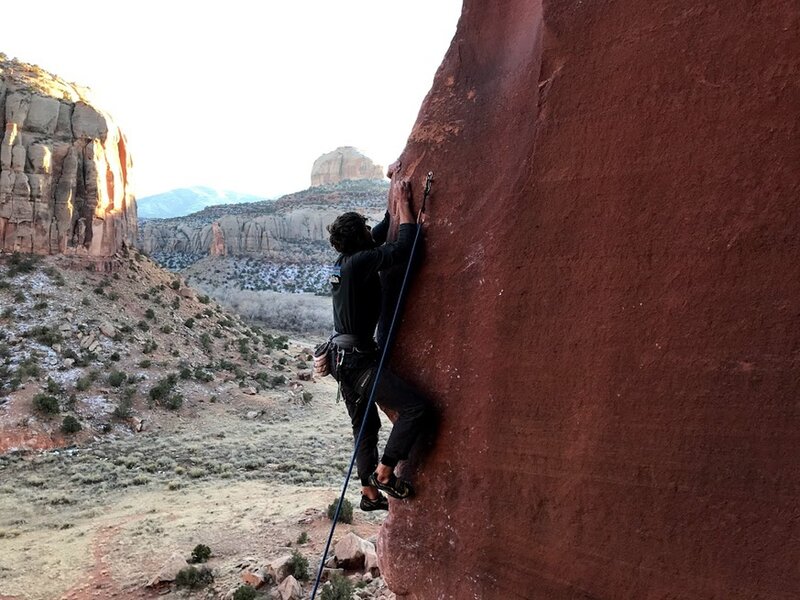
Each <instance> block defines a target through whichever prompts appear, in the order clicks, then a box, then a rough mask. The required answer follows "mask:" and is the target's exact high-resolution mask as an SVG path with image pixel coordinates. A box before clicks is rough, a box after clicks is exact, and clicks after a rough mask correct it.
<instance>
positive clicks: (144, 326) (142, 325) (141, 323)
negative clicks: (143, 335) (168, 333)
mask: <svg viewBox="0 0 800 600" xmlns="http://www.w3.org/2000/svg"><path fill="white" fill-rule="evenodd" d="M136 326H137V327H138V328H139V329H141V330H142V331H150V325H148V324H147V321H139V322H138V323H137V324H136Z"/></svg>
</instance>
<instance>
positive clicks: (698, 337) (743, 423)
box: [379, 0, 800, 600]
mask: <svg viewBox="0 0 800 600" xmlns="http://www.w3.org/2000/svg"><path fill="white" fill-rule="evenodd" d="M798 26H800V5H798V3H797V2H796V0H775V1H772V2H769V3H756V4H753V3H749V4H747V5H746V6H745V4H743V3H737V2H723V1H716V0H706V1H703V2H699V3H691V4H687V3H681V2H670V1H657V2H651V3H647V4H645V3H642V2H640V1H638V0H619V1H617V2H604V3H594V2H574V1H565V0H548V1H545V2H529V1H527V0H526V1H523V0H512V1H510V2H507V3H504V4H503V9H502V10H498V9H497V7H496V5H494V4H492V3H487V2H478V1H476V0H466V2H465V3H464V11H463V14H462V17H461V20H460V22H459V25H458V29H457V32H456V35H455V38H454V40H453V43H452V46H451V48H450V50H449V51H448V54H447V56H446V57H445V59H444V62H443V64H442V66H441V67H440V69H439V71H438V73H437V75H436V78H435V81H434V85H433V89H432V90H431V92H430V94H429V95H428V97H427V98H426V100H425V102H424V103H423V105H422V108H421V110H420V113H419V118H418V121H417V123H416V125H415V127H414V129H413V131H412V133H411V136H410V140H409V144H408V146H407V148H406V150H405V151H404V153H403V155H402V157H401V158H402V159H403V162H404V164H406V165H410V166H412V167H413V168H412V169H409V170H408V171H406V172H405V173H404V174H405V175H407V176H411V177H412V178H413V180H414V181H415V182H417V183H418V185H419V182H421V181H422V180H423V179H424V176H425V172H426V171H428V170H433V171H434V172H435V174H436V182H435V183H434V186H433V195H432V196H431V201H430V205H429V215H428V218H429V221H428V226H427V232H426V238H427V245H426V260H425V262H424V265H423V266H422V268H421V270H420V272H419V276H418V278H417V280H416V281H415V283H414V286H413V289H412V293H411V296H410V298H409V302H408V303H407V306H406V315H407V317H406V320H405V322H404V324H403V325H402V327H401V331H400V337H399V338H398V344H397V347H396V348H395V351H394V356H395V357H396V359H397V360H395V361H394V364H393V366H394V368H395V370H396V371H398V372H399V373H400V374H401V375H404V376H405V377H407V378H409V379H410V380H411V381H414V382H415V383H417V384H418V385H420V386H421V387H422V388H424V389H425V390H426V391H427V393H428V394H429V395H430V396H431V397H432V398H433V399H434V400H435V402H436V405H437V407H438V409H439V412H440V415H441V422H440V430H439V435H438V438H437V441H436V446H435V448H434V449H433V451H432V452H430V453H429V454H428V455H427V456H424V457H421V458H420V460H417V461H414V462H412V464H410V465H406V469H407V470H408V471H411V472H412V473H413V474H414V475H415V478H416V483H417V488H418V491H419V495H418V497H417V498H416V499H414V500H412V501H409V502H392V506H391V511H390V516H389V519H388V521H387V522H386V524H385V525H384V528H383V530H382V532H381V536H380V538H379V556H380V557H381V565H382V566H383V567H384V572H385V574H386V576H387V580H388V581H389V583H390V585H391V587H392V589H393V590H394V591H396V592H397V593H398V597H402V598H405V599H408V600H412V599H413V600H434V599H436V600H446V599H453V600H463V599H464V598H481V599H482V600H494V599H497V600H506V599H509V598H551V599H560V598H563V599H567V598H587V599H588V598H720V599H721V598H726V599H727V598H748V599H756V598H761V599H767V598H770V599H778V598H781V599H787V600H788V599H789V598H794V597H797V592H798V590H800V570H799V569H798V568H797V557H798V556H800V537H799V536H798V535H797V531H798V529H797V520H796V517H797V503H796V499H797V497H798V495H800V470H798V469H797V448H798V447H800V422H798V411H797V398H798V393H797V391H798V385H797V382H798V380H799V379H800V361H799V360H798V359H799V357H800V355H798V348H800V329H798V327H797V315H798V314H800V262H798V260H797V240H798V239H800V211H798V210H797V191H798V189H800V170H798V168H797V167H798V157H800V145H799V144H800V119H798V113H797V107H798V106H800V87H798V85H797V81H798V77H800V58H799V57H800V45H799V44H800V42H798V40H799V39H800V38H798V36H797V30H798ZM434 299H435V301H432V300H434ZM408 471H407V472H408Z"/></svg>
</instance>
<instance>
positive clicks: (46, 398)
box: [33, 394, 59, 415]
mask: <svg viewBox="0 0 800 600" xmlns="http://www.w3.org/2000/svg"><path fill="white" fill-rule="evenodd" d="M33 407H34V408H35V409H36V410H38V411H39V412H42V413H45V414H47V415H55V414H58V411H59V408H58V398H56V397H55V396H50V395H48V394H36V395H35V396H34V397H33Z"/></svg>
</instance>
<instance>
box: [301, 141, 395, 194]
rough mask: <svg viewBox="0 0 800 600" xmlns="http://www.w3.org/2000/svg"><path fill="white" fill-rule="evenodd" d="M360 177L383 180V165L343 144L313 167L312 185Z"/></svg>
mask: <svg viewBox="0 0 800 600" xmlns="http://www.w3.org/2000/svg"><path fill="white" fill-rule="evenodd" d="M358 179H369V180H378V181H383V179H384V173H383V167H381V166H380V165H376V164H375V163H373V162H372V160H371V159H370V158H368V157H367V156H364V155H363V154H361V152H359V151H358V150H357V149H355V148H353V147H352V146H341V147H339V148H337V149H336V150H333V151H332V152H328V153H326V154H323V155H322V156H320V157H319V158H318V159H317V160H315V161H314V165H313V167H312V168H311V186H312V187H314V186H318V185H330V184H332V183H339V182H341V181H346V180H358Z"/></svg>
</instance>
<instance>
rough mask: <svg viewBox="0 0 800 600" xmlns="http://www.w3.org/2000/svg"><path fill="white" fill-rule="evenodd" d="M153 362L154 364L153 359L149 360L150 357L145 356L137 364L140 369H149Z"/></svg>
mask: <svg viewBox="0 0 800 600" xmlns="http://www.w3.org/2000/svg"><path fill="white" fill-rule="evenodd" d="M152 364H153V361H151V360H148V359H146V358H145V359H144V360H140V361H139V363H138V364H137V365H136V366H138V367H139V368H140V369H147V368H149V367H150V365H152Z"/></svg>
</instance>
